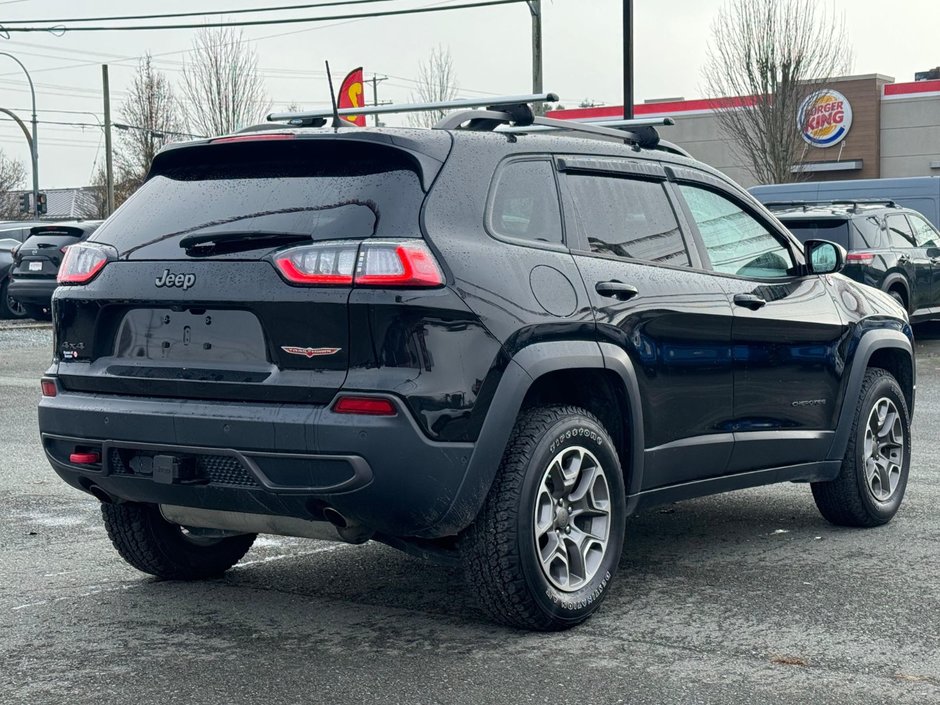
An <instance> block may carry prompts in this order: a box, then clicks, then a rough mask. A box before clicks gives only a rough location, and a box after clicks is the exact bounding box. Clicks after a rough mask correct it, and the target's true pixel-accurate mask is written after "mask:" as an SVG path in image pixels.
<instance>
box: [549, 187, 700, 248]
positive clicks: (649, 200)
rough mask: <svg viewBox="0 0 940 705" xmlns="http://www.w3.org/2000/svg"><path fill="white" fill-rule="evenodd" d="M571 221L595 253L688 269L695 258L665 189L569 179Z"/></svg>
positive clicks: (568, 202) (568, 198)
mask: <svg viewBox="0 0 940 705" xmlns="http://www.w3.org/2000/svg"><path fill="white" fill-rule="evenodd" d="M565 186H566V189H565V209H566V211H567V217H569V222H571V223H572V224H573V225H574V227H575V228H577V229H578V230H579V231H580V234H581V241H582V242H583V243H587V245H588V247H590V249H591V252H596V253H597V254H601V255H613V256H614V257H625V258H629V259H641V260H647V261H649V262H657V263H660V264H671V265H678V266H688V265H689V264H690V260H689V253H688V250H686V247H685V241H684V240H683V239H682V233H681V232H680V231H679V223H678V221H677V220H676V215H675V213H673V210H672V205H671V204H670V202H669V198H668V196H666V191H665V189H664V188H663V185H662V184H661V183H659V182H656V181H641V180H639V179H631V178H624V177H620V176H607V175H600V174H569V175H567V176H566V177H565Z"/></svg>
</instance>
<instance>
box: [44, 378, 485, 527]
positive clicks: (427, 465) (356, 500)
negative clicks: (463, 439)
mask: <svg viewBox="0 0 940 705" xmlns="http://www.w3.org/2000/svg"><path fill="white" fill-rule="evenodd" d="M390 398H391V397H390ZM393 401H394V402H395V404H396V406H397V407H398V414H397V415H396V416H393V417H372V416H353V415H346V414H335V413H333V412H332V411H330V409H329V407H325V406H301V405H286V404H276V405H265V404H245V403H223V402H205V401H189V400H178V399H174V400H159V399H147V398H140V397H123V396H116V395H94V394H80V393H74V392H64V391H61V390H60V391H59V393H58V395H57V396H55V397H43V399H42V401H41V402H40V405H39V428H40V432H41V435H42V442H43V448H44V449H45V452H46V456H47V458H48V459H49V462H50V463H51V464H52V467H53V468H54V469H55V471H56V472H57V473H58V474H59V476H60V477H62V479H63V480H65V481H66V482H67V483H69V484H70V485H72V486H73V487H76V488H78V489H81V490H84V491H86V492H87V491H89V490H90V489H92V488H98V489H99V490H101V491H103V492H104V493H107V494H108V495H110V496H112V497H117V498H120V499H124V500H128V501H135V502H150V503H158V504H174V505H181V506H191V507H200V508H205V509H218V510H228V511H239V512H250V513H262V514H273V515H280V516H293V517H299V518H305V519H322V512H323V509H324V508H326V507H332V508H334V509H335V510H337V511H338V512H340V513H341V514H343V516H345V517H347V518H349V519H351V520H354V521H356V522H358V523H361V524H362V525H364V526H365V527H367V528H369V529H372V530H374V531H377V532H379V533H382V534H387V535H391V536H402V537H405V536H422V537H428V538H433V537H437V536H444V535H449V534H453V533H455V532H456V531H458V530H459V529H460V528H463V527H455V526H452V525H450V524H446V523H442V522H441V519H442V517H444V516H445V514H447V511H448V509H450V508H451V506H452V505H453V504H454V502H455V500H456V499H457V496H458V494H459V490H460V488H461V485H462V483H463V481H464V477H465V475H466V472H467V466H468V464H469V460H470V456H471V453H472V451H473V449H474V445H473V444H472V443H436V442H433V441H431V440H429V439H428V438H427V437H426V436H425V435H424V434H423V433H422V432H421V431H420V429H419V428H418V426H417V424H416V423H415V421H414V420H413V419H412V417H411V416H410V414H409V413H408V411H407V409H406V407H405V406H404V404H402V403H401V402H400V401H399V400H397V399H393ZM76 450H82V451H91V452H97V453H98V454H99V456H100V458H101V462H99V463H96V464H94V465H79V464H75V463H73V462H71V461H70V458H69V456H70V454H71V453H73V452H75V451H76ZM155 455H160V456H170V458H173V459H175V460H174V463H175V465H174V467H175V468H176V470H175V471H174V473H170V474H167V473H166V472H165V467H164V465H165V463H164V461H165V458H164V459H161V461H159V463H154V461H153V456H155ZM176 461H178V463H177V462H176ZM155 464H158V465H160V469H159V470H156V471H155V469H154V465H155Z"/></svg>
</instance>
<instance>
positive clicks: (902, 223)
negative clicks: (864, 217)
mask: <svg viewBox="0 0 940 705" xmlns="http://www.w3.org/2000/svg"><path fill="white" fill-rule="evenodd" d="M886 220H887V222H888V247H895V248H900V249H910V248H911V247H913V246H914V233H913V231H912V230H911V226H910V224H909V223H908V222H907V218H905V217H904V216H903V215H889V216H888V217H887V218H886Z"/></svg>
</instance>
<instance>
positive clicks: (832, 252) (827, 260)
mask: <svg viewBox="0 0 940 705" xmlns="http://www.w3.org/2000/svg"><path fill="white" fill-rule="evenodd" d="M803 253H804V254H805V256H806V269H807V271H809V273H810V274H832V273H833V272H839V271H841V270H842V268H843V267H844V266H845V255H846V252H845V248H844V247H842V245H837V244H836V243H834V242H829V240H807V241H806V242H805V243H803Z"/></svg>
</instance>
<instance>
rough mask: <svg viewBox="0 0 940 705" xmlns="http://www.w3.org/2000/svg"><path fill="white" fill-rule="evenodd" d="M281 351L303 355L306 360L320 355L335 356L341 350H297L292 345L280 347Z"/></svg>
mask: <svg viewBox="0 0 940 705" xmlns="http://www.w3.org/2000/svg"><path fill="white" fill-rule="evenodd" d="M281 350H283V351H284V352H286V353H288V354H290V355H303V356H304V357H306V358H311V357H320V356H321V355H335V354H336V353H338V352H339V351H340V350H342V348H298V347H296V346H294V345H282V346H281Z"/></svg>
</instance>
